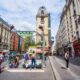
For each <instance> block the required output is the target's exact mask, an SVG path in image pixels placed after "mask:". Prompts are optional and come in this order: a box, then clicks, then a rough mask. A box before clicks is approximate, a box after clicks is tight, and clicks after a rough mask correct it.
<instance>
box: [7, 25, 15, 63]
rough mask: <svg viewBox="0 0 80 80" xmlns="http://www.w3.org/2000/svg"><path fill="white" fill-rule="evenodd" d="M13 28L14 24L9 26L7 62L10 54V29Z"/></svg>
mask: <svg viewBox="0 0 80 80" xmlns="http://www.w3.org/2000/svg"><path fill="white" fill-rule="evenodd" d="M13 28H14V26H13V25H12V26H11V27H10V34H9V38H8V59H7V63H8V64H9V55H10V45H11V44H10V42H11V41H10V40H11V36H12V35H11V31H12V29H13Z"/></svg>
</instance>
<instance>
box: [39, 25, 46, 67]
mask: <svg viewBox="0 0 80 80" xmlns="http://www.w3.org/2000/svg"><path fill="white" fill-rule="evenodd" d="M39 29H41V31H42V52H43V53H42V67H43V68H44V67H45V66H46V64H45V51H44V48H45V37H44V29H43V26H39Z"/></svg>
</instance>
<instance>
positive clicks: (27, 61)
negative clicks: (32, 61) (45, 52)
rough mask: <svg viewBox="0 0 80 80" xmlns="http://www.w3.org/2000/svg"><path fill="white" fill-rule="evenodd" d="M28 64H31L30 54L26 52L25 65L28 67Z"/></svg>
mask: <svg viewBox="0 0 80 80" xmlns="http://www.w3.org/2000/svg"><path fill="white" fill-rule="evenodd" d="M26 63H27V64H29V54H28V52H26V54H25V56H24V64H25V65H26Z"/></svg>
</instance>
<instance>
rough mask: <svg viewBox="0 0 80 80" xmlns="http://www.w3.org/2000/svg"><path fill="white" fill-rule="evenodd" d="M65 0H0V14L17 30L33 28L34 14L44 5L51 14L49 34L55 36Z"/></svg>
mask: <svg viewBox="0 0 80 80" xmlns="http://www.w3.org/2000/svg"><path fill="white" fill-rule="evenodd" d="M64 5H65V0H0V16H1V17H2V18H3V19H4V20H5V21H7V22H8V23H9V24H12V25H14V26H15V28H16V29H17V30H23V31H24V30H27V31H28V30H29V31H32V30H35V29H36V14H37V12H38V9H39V8H40V7H41V6H45V7H46V9H47V12H49V13H50V14H51V34H52V36H53V37H55V36H56V33H57V30H58V27H59V22H60V15H61V12H62V9H63V7H64Z"/></svg>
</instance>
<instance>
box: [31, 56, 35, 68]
mask: <svg viewBox="0 0 80 80" xmlns="http://www.w3.org/2000/svg"><path fill="white" fill-rule="evenodd" d="M35 66H36V60H35V58H32V60H31V68H32V67H35Z"/></svg>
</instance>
